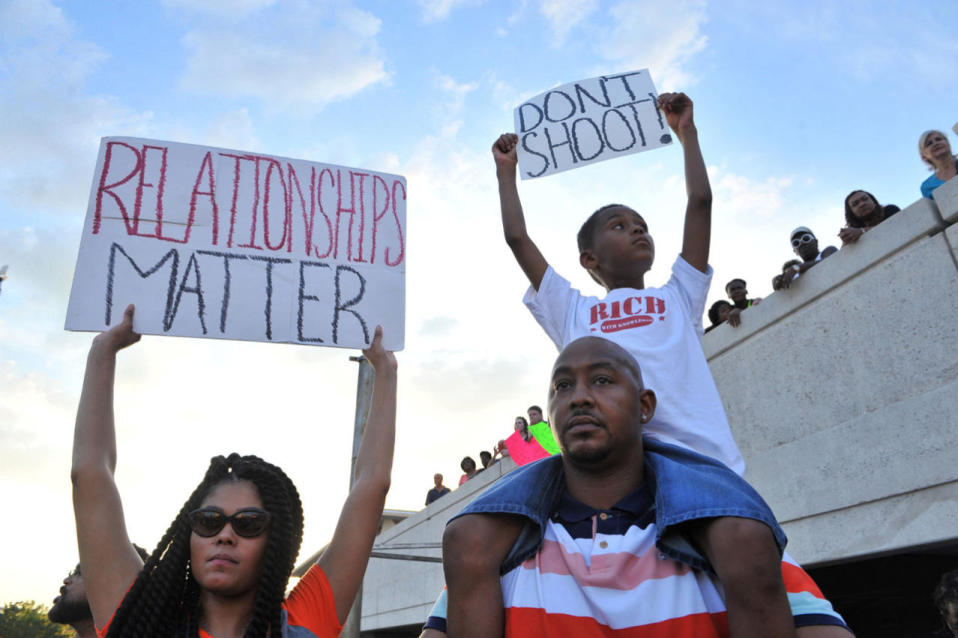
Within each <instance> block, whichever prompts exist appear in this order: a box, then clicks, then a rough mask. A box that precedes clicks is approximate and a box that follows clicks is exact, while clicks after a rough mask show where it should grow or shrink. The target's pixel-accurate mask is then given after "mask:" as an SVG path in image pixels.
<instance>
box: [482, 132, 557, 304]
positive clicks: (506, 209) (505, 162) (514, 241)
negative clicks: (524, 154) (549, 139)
mask: <svg viewBox="0 0 958 638" xmlns="http://www.w3.org/2000/svg"><path fill="white" fill-rule="evenodd" d="M518 142H519V137H518V136H517V135H515V134H514V133H503V134H502V135H500V136H499V139H497V140H496V141H495V143H494V144H493V145H492V157H493V158H494V159H495V161H496V177H497V178H498V180H499V204H500V206H501V208H502V230H503V233H504V234H505V237H506V243H507V244H509V248H511V249H512V254H513V255H515V258H516V261H517V262H519V267H520V268H522V272H524V273H525V274H526V277H528V278H529V283H531V284H532V287H533V288H535V289H536V290H539V284H540V283H542V277H543V276H545V274H546V269H547V268H548V267H549V264H548V263H547V262H546V259H545V257H543V256H542V253H541V252H539V247H538V246H536V245H535V243H534V242H533V241H532V239H531V238H530V237H529V233H527V232H526V220H525V217H524V216H523V214H522V203H521V202H520V201H519V190H518V188H517V186H516V165H517V164H518V156H517V155H516V144H518Z"/></svg>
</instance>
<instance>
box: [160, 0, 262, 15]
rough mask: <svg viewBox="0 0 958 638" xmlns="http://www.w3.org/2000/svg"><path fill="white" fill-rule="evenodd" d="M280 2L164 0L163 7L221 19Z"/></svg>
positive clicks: (258, 0) (255, 0)
mask: <svg viewBox="0 0 958 638" xmlns="http://www.w3.org/2000/svg"><path fill="white" fill-rule="evenodd" d="M277 1H278V0H162V2H163V5H164V6H166V7H168V8H170V9H176V10H178V11H189V12H202V13H209V14H213V15H216V16H217V17H220V18H231V17H239V16H243V15H246V14H247V13H253V12H255V11H259V10H261V9H265V8H266V7H271V6H273V5H274V4H276V2H277Z"/></svg>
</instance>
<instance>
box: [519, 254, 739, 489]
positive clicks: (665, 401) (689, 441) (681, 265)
mask: <svg viewBox="0 0 958 638" xmlns="http://www.w3.org/2000/svg"><path fill="white" fill-rule="evenodd" d="M711 281H712V268H711V266H710V267H709V270H708V272H707V273H703V272H701V271H699V270H696V269H695V268H694V267H692V266H691V265H689V263H688V262H686V261H685V260H684V259H682V257H681V256H679V257H678V258H677V259H676V260H675V264H674V265H673V266H672V277H671V278H670V279H669V281H668V283H667V284H665V285H664V286H662V287H661V288H644V289H642V290H637V289H635V288H618V289H616V290H612V291H610V292H609V293H608V294H607V295H606V296H605V298H604V299H599V298H598V297H585V296H583V295H582V293H580V292H579V291H578V290H575V289H574V288H572V285H571V284H570V283H569V282H568V281H566V280H565V279H563V278H562V277H560V276H559V275H558V274H557V273H556V272H555V271H554V270H553V269H552V267H551V266H550V267H549V269H548V270H547V271H546V274H545V276H543V278H542V283H541V284H540V285H539V291H538V293H537V292H536V290H535V289H534V288H532V287H530V288H529V290H528V291H527V292H526V295H525V297H524V298H523V302H524V303H525V304H526V306H528V308H529V310H530V311H531V312H532V315H533V316H534V317H535V318H536V321H538V322H539V325H541V326H542V328H543V329H544V330H545V331H546V334H547V335H549V338H551V339H552V341H553V342H555V344H556V347H557V348H559V350H561V349H562V348H564V347H565V346H567V345H568V344H569V343H571V342H572V341H575V340H576V339H578V338H580V337H587V336H596V337H603V338H605V339H609V340H610V341H613V342H615V343H617V344H618V345H620V346H622V347H623V348H625V349H626V350H627V351H628V352H630V353H631V354H632V356H634V357H635V358H636V360H637V361H638V362H639V366H640V368H641V369H642V378H643V380H644V381H645V387H646V388H648V389H650V390H652V391H654V392H655V394H656V397H657V398H658V404H657V406H656V408H655V415H654V416H653V417H652V420H651V421H649V422H648V423H646V424H645V430H644V431H645V432H646V433H647V434H649V435H650V436H652V437H655V438H656V439H658V440H660V441H664V442H666V443H672V444H675V445H681V446H682V447H685V448H688V449H691V450H693V451H695V452H699V453H700V454H705V455H706V456H711V457H713V458H716V459H718V460H719V461H722V462H723V463H725V464H726V465H728V466H729V467H730V468H732V470H734V471H735V472H737V473H738V474H744V472H745V460H744V459H743V458H742V453H741V452H739V449H738V446H737V445H736V444H735V440H734V439H733V438H732V431H731V430H730V429H729V425H728V419H727V418H726V417H725V409H724V408H723V407H722V399H721V397H719V393H718V389H717V388H716V387H715V381H714V380H713V379H712V373H711V371H710V370H709V367H708V362H707V361H706V360H705V354H704V353H703V352H702V343H701V335H702V314H703V312H704V310H705V298H706V295H707V294H708V289H709V284H710V283H711Z"/></svg>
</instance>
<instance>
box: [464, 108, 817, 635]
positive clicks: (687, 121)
mask: <svg viewBox="0 0 958 638" xmlns="http://www.w3.org/2000/svg"><path fill="white" fill-rule="evenodd" d="M658 107H659V109H660V110H662V111H663V113H664V114H665V117H666V119H667V121H668V123H669V126H670V127H671V128H672V130H673V131H674V132H675V134H676V136H677V137H678V139H679V141H680V142H681V144H682V147H683V153H684V158H685V178H686V191H687V193H688V204H687V207H686V213H685V231H684V238H683V244H682V252H681V254H680V256H679V258H678V259H677V260H676V262H675V264H674V265H673V267H672V278H671V279H670V280H669V282H668V283H667V284H666V285H665V286H663V287H661V288H650V289H647V288H646V287H645V273H646V272H648V270H649V269H650V267H651V266H652V262H653V259H654V256H655V247H654V243H653V241H652V237H651V235H650V234H649V229H648V225H647V223H646V221H645V220H644V219H643V218H642V217H641V216H640V215H639V214H638V213H636V212H635V211H633V210H632V209H630V208H628V207H626V206H622V205H619V204H611V205H608V206H604V207H602V208H600V209H599V210H597V211H596V212H595V213H593V214H592V216H590V217H589V219H588V220H586V222H585V223H584V224H583V226H582V228H581V230H580V231H579V234H578V244H579V253H580V255H579V262H580V263H581V265H582V266H583V267H584V268H585V269H586V270H587V271H588V272H589V274H590V275H591V276H592V278H593V279H594V280H595V281H596V282H598V283H599V284H600V285H602V286H603V287H604V288H605V289H606V290H607V291H608V294H607V296H606V297H605V298H603V299H599V298H596V297H585V296H583V295H581V294H580V293H579V292H578V291H577V290H574V289H573V288H572V287H571V285H570V284H569V282H568V281H566V280H564V279H563V278H562V277H560V276H559V275H558V274H556V273H555V272H554V271H553V270H552V268H551V267H550V266H549V264H548V262H547V261H546V259H545V258H544V257H543V255H542V253H541V252H540V251H539V248H538V247H537V246H536V244H535V243H534V242H533V241H532V239H531V238H530V237H529V235H528V233H527V232H526V227H525V220H524V217H523V213H522V205H521V203H520V201H519V194H518V190H517V186H516V164H517V157H516V143H517V141H518V138H517V136H515V135H513V134H505V135H502V136H500V137H499V139H498V140H497V141H496V142H495V144H493V147H492V153H493V157H494V159H495V162H496V169H497V176H498V181H499V198H500V203H501V207H502V224H503V230H504V233H505V239H506V242H507V243H508V245H509V247H510V248H511V249H512V252H513V254H514V255H515V258H516V261H517V262H518V263H519V266H520V267H521V268H522V270H523V272H524V273H525V274H526V277H527V278H528V279H529V282H530V283H531V285H532V287H531V289H530V290H529V292H528V293H527V294H526V297H525V299H524V301H525V303H526V305H527V306H528V307H529V309H530V310H531V312H532V313H533V315H534V316H535V318H536V320H537V321H538V322H539V323H540V325H542V327H543V329H545V331H546V333H547V334H548V335H549V337H550V338H551V339H552V340H553V341H554V342H555V344H556V346H557V347H558V348H559V349H560V350H561V349H562V348H564V347H565V346H566V345H568V344H569V343H570V342H572V341H574V340H575V339H577V338H579V337H582V336H587V335H593V336H601V337H604V338H606V339H609V340H611V341H613V342H615V343H617V344H619V345H620V346H622V347H623V348H625V349H626V351H628V352H629V353H631V354H632V355H633V356H634V357H635V358H636V359H637V360H638V362H639V364H640V366H641V368H642V371H643V375H644V376H645V380H646V384H647V387H649V388H651V389H653V390H654V391H655V393H656V394H657V395H658V397H659V400H658V409H657V410H656V411H655V415H654V416H653V417H652V418H651V420H649V421H648V422H646V423H645V424H644V432H645V434H647V435H648V436H650V437H652V438H655V439H657V440H659V441H662V442H664V443H669V444H673V445H678V446H680V447H684V448H687V449H691V450H692V451H694V452H698V453H700V454H704V455H706V456H709V457H712V458H715V459H718V460H719V461H721V462H722V463H724V464H725V465H727V466H728V467H729V468H731V469H732V470H734V471H735V472H737V473H738V474H740V475H741V474H742V473H743V472H744V469H745V467H744V461H743V459H742V456H741V453H740V452H739V450H738V447H737V446H736V444H735V441H734V439H733V438H732V434H731V430H730V428H729V426H728V421H727V419H726V416H725V411H724V409H723V407H722V403H721V398H720V397H719V394H718V390H717V388H716V387H715V383H714V381H713V379H712V376H711V372H710V371H709V368H708V364H707V362H706V360H705V356H704V354H703V352H702V349H701V344H700V335H701V333H702V325H701V317H702V314H703V312H704V305H705V299H706V294H707V292H708V286H709V283H710V279H711V268H710V267H709V266H708V256H709V243H710V232H711V204H712V193H711V188H710V186H709V181H708V175H707V173H706V170H705V163H704V161H703V159H702V153H701V150H700V149H699V144H698V135H697V131H696V128H695V123H694V121H693V117H692V116H693V107H692V101H691V100H690V99H689V98H688V97H687V96H686V95H685V94H683V93H666V94H663V95H661V96H659V99H658ZM467 518H470V517H467ZM460 520H461V519H460ZM449 532H450V529H449V528H447V536H448V535H449ZM685 532H686V534H687V535H688V537H689V538H690V539H691V540H692V542H693V543H694V544H695V545H696V546H697V549H699V550H700V551H701V552H702V553H703V554H704V555H705V556H706V558H708V560H709V562H710V563H711V565H712V567H713V568H714V569H715V572H716V574H717V576H718V578H719V580H720V581H721V583H722V586H723V588H724V590H725V596H726V607H727V609H728V618H729V629H730V631H731V635H733V636H736V635H741V636H746V635H748V636H794V635H795V633H794V629H793V624H792V620H791V616H792V613H791V611H790V609H789V602H788V599H787V598H786V595H785V588H784V587H783V586H782V575H781V571H780V570H779V566H778V565H777V564H774V565H769V564H768V563H767V562H764V563H758V562H756V560H755V559H754V557H755V556H757V555H759V554H764V555H767V553H768V552H767V551H766V550H767V549H768V547H769V546H770V545H771V546H774V545H775V543H776V540H775V536H774V535H773V533H772V532H771V530H770V528H769V527H768V526H766V525H765V524H763V523H761V522H758V521H757V520H753V519H746V518H733V517H720V518H711V519H705V520H700V521H699V522H695V523H689V524H686V528H685ZM501 533H502V536H503V538H501V539H499V538H492V536H490V535H488V534H487V536H486V540H487V541H488V543H489V546H490V547H494V548H495V551H491V552H489V553H488V554H487V555H488V556H495V557H496V558H498V556H497V554H498V553H500V550H502V548H503V547H504V548H505V549H506V550H507V549H508V548H509V547H510V546H511V543H510V542H509V541H508V539H507V538H505V537H506V536H509V535H511V536H512V538H515V536H516V535H518V533H519V529H518V528H517V527H516V526H515V525H510V524H508V523H505V522H504V523H503V524H502V532H501ZM758 550H762V551H758ZM502 551H504V550H502ZM775 551H777V552H779V555H781V554H780V548H779V547H775ZM447 571H448V570H447ZM447 586H448V587H449V597H450V621H451V623H452V626H455V625H456V620H455V618H456V616H457V614H459V613H460V612H465V610H463V609H462V608H461V607H460V603H461V601H460V600H457V596H456V593H457V592H456V588H455V586H454V583H452V582H451V581H448V580H447ZM470 600H471V601H475V600H476V598H475V596H473V597H472V598H471V599H470ZM826 604H827V603H826ZM463 615H464V616H468V613H463Z"/></svg>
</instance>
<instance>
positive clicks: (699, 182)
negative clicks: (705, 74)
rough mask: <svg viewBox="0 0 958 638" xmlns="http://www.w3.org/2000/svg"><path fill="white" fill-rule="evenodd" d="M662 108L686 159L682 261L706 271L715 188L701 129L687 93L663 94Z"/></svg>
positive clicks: (660, 97) (660, 100)
mask: <svg viewBox="0 0 958 638" xmlns="http://www.w3.org/2000/svg"><path fill="white" fill-rule="evenodd" d="M658 105H659V108H660V109H661V110H662V111H663V112H664V113H665V119H666V120H667V121H668V123H669V127H670V128H671V129H672V130H673V131H674V132H675V136H676V137H678V138H679V142H681V143H682V152H683V155H684V156H685V191H686V193H687V194H688V198H689V200H688V205H687V206H686V208H685V233H684V236H683V239H682V258H683V259H684V260H685V261H687V262H688V263H689V265H691V266H692V267H694V268H696V269H698V270H701V271H702V272H705V271H706V270H707V269H708V265H709V242H710V241H711V236H712V188H711V186H709V176H708V173H707V172H706V171H705V160H703V159H702V149H701V148H699V135H698V130H697V129H696V128H695V121H694V120H693V119H692V100H691V99H689V97H688V96H687V95H686V94H685V93H663V94H662V95H660V96H659V101H658Z"/></svg>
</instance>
